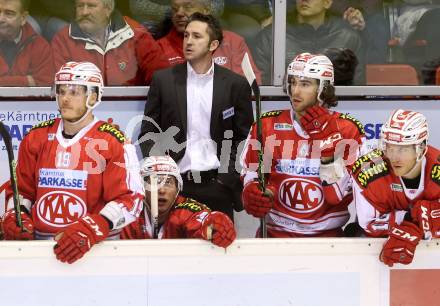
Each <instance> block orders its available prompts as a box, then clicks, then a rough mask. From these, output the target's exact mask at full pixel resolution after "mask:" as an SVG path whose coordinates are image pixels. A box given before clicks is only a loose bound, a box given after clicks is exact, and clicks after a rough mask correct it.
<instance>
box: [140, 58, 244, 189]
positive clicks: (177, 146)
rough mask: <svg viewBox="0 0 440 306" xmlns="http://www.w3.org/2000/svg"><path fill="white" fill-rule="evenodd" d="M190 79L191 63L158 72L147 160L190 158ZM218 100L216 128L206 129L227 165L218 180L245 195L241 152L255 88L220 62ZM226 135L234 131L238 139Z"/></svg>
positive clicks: (143, 140) (146, 134) (144, 143)
mask: <svg viewBox="0 0 440 306" xmlns="http://www.w3.org/2000/svg"><path fill="white" fill-rule="evenodd" d="M186 78H187V64H186V63H183V64H178V65H175V66H173V67H170V68H167V69H163V70H160V71H157V72H156V73H155V74H154V76H153V80H152V82H151V85H150V90H149V92H148V98H147V103H146V104H145V111H144V116H145V117H144V120H143V122H142V126H141V133H140V135H139V141H140V146H141V150H142V154H143V156H144V157H146V156H150V155H164V154H169V155H170V156H171V157H172V158H173V159H174V160H175V161H176V162H178V161H179V160H180V159H182V157H183V155H184V154H185V145H184V143H185V142H186V132H187V103H188V102H190V101H187V94H186V87H187V86H186ZM212 100H213V101H212V111H211V124H210V126H209V127H207V126H200V129H207V128H209V130H210V134H211V139H212V140H214V141H215V142H216V144H217V157H218V159H219V160H220V164H221V166H220V168H219V176H218V178H219V179H220V181H221V182H222V183H224V184H225V185H227V186H228V187H230V188H231V189H232V190H233V191H235V192H236V191H237V188H239V189H240V191H241V187H240V186H241V184H240V178H239V173H238V172H237V170H239V161H238V160H237V159H239V157H240V156H239V154H240V152H238V151H237V150H238V146H239V144H240V143H241V142H242V141H244V140H245V139H246V138H247V135H248V133H249V129H250V126H251V124H252V122H253V112H252V102H251V101H252V100H251V88H250V86H249V84H248V83H247V81H246V79H245V78H244V77H242V76H240V75H238V74H236V73H234V72H232V71H230V70H228V69H225V68H223V67H221V66H218V65H216V64H214V85H213V97H212ZM226 131H232V135H231V132H226ZM225 132H226V135H227V137H226V138H225ZM157 133H160V134H157ZM228 134H229V135H228ZM241 147H243V145H242V146H241ZM237 152H238V153H237ZM237 154H238V156H237ZM236 160H237V165H236Z"/></svg>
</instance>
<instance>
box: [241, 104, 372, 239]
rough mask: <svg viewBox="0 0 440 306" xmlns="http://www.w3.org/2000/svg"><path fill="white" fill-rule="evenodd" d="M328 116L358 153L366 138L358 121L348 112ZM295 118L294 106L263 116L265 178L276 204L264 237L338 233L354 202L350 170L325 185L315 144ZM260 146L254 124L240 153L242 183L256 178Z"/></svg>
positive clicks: (331, 234) (268, 219)
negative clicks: (272, 191)
mask: <svg viewBox="0 0 440 306" xmlns="http://www.w3.org/2000/svg"><path fill="white" fill-rule="evenodd" d="M332 116H333V120H336V121H337V123H338V126H339V130H340V132H341V135H342V137H343V139H346V140H353V143H355V145H354V150H356V153H355V154H357V152H358V150H359V144H360V143H362V140H363V136H364V131H363V126H362V124H361V123H360V122H359V121H358V120H356V119H355V118H353V117H351V116H350V115H346V114H340V113H337V112H333V115H332ZM293 118H294V113H293V110H284V111H272V112H268V113H265V114H263V115H262V133H263V139H264V155H265V157H264V164H265V167H267V169H266V170H265V173H267V174H266V181H267V184H270V185H272V186H274V187H275V189H276V194H275V195H274V206H273V208H272V209H271V210H270V212H269V213H268V214H267V215H266V223H267V232H268V237H301V236H334V235H340V234H341V232H342V231H341V228H342V226H343V225H344V224H345V223H346V222H347V220H348V219H349V213H348V209H347V206H348V204H349V203H350V202H351V201H352V193H351V182H350V174H349V172H346V174H345V175H344V177H343V178H342V179H340V180H339V181H338V182H337V183H335V184H332V185H330V186H327V187H323V185H322V182H321V179H320V167H321V160H320V156H319V154H318V156H316V155H315V154H314V153H312V150H313V151H314V150H316V143H315V145H314V144H313V142H312V140H311V139H310V137H309V135H308V134H307V133H306V132H305V131H304V130H303V128H302V127H301V125H300V124H299V123H298V122H297V121H294V120H293ZM258 147H259V144H258V141H257V140H256V126H255V124H254V125H253V126H252V128H251V131H250V133H249V137H248V139H247V143H246V145H245V150H244V151H243V155H242V166H243V170H242V179H243V181H244V184H246V183H248V182H249V181H252V180H254V179H256V178H257V173H256V169H257V165H258ZM355 159H356V158H354V160H355ZM329 191H331V192H332V195H331V196H330V195H329ZM334 193H336V194H337V195H338V199H336V200H335V199H334V197H333V194H334ZM330 198H332V200H330Z"/></svg>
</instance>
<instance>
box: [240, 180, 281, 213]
mask: <svg viewBox="0 0 440 306" xmlns="http://www.w3.org/2000/svg"><path fill="white" fill-rule="evenodd" d="M266 189H268V190H269V193H271V194H272V195H273V194H275V189H274V188H273V187H272V186H270V185H266ZM242 200H243V205H244V209H245V210H246V212H247V213H248V214H250V215H252V216H254V217H256V218H263V217H264V216H265V215H266V214H267V213H268V212H269V211H270V210H271V208H272V207H273V198H272V197H270V196H266V195H264V194H263V192H262V191H261V189H260V186H259V184H258V182H257V181H252V182H250V183H247V184H246V186H244V189H243V193H242Z"/></svg>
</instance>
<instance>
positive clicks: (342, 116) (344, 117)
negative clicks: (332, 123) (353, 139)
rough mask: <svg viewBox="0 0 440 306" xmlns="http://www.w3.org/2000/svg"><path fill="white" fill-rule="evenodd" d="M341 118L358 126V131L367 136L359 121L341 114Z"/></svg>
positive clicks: (348, 115)
mask: <svg viewBox="0 0 440 306" xmlns="http://www.w3.org/2000/svg"><path fill="white" fill-rule="evenodd" d="M339 118H341V119H343V120H348V121H351V122H352V123H353V124H354V125H355V126H356V128H357V129H358V131H359V133H360V134H361V135H364V134H365V130H364V125H363V124H362V123H361V122H360V121H359V120H357V119H356V118H355V117H353V116H352V115H350V114H339Z"/></svg>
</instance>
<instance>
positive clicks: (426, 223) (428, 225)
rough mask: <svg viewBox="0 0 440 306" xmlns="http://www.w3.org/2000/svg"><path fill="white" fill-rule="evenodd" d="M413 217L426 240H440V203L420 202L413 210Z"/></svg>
mask: <svg viewBox="0 0 440 306" xmlns="http://www.w3.org/2000/svg"><path fill="white" fill-rule="evenodd" d="M411 217H412V218H413V220H414V221H416V222H417V223H418V224H419V227H420V228H421V230H422V231H423V232H424V238H425V239H431V238H440V203H439V202H437V201H426V200H420V201H417V202H416V204H415V205H414V206H413V208H412V209H411Z"/></svg>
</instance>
